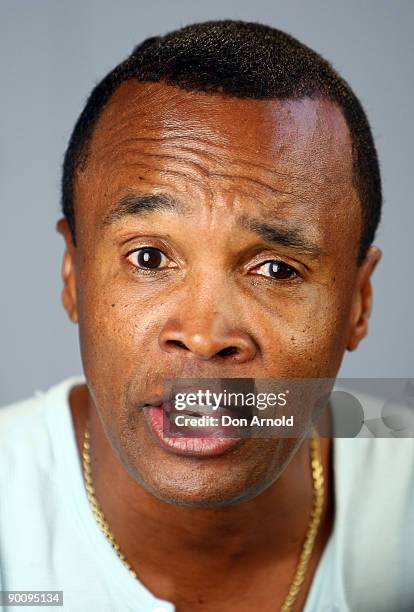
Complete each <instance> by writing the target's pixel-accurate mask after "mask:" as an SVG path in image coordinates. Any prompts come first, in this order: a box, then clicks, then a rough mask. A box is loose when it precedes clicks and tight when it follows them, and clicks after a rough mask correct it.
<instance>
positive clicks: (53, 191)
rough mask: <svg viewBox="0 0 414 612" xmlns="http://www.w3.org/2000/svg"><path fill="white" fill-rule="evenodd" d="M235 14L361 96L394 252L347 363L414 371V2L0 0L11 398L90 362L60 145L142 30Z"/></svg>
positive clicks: (4, 311) (386, 237)
mask: <svg viewBox="0 0 414 612" xmlns="http://www.w3.org/2000/svg"><path fill="white" fill-rule="evenodd" d="M228 17H230V18H240V19H247V20H254V21H262V22H264V23H268V24H270V25H274V26H276V27H280V28H281V29H284V30H286V31H287V32H290V33H291V34H293V35H294V36H297V37H298V38H299V39H300V40H302V41H303V42H304V43H306V44H308V45H309V46H311V47H313V48H314V49H315V50H317V51H319V52H320V53H321V54H322V55H324V56H325V57H326V58H327V59H329V60H330V61H331V62H332V63H333V64H334V66H335V67H336V68H337V69H338V70H339V71H340V72H341V73H342V74H343V76H344V77H345V78H346V79H347V80H349V82H350V83H351V85H352V86H353V88H354V89H355V91H356V93H357V95H359V97H360V98H361V100H362V102H363V104H364V106H365V109H366V111H367V113H368V116H369V118H370V121H371V124H372V127H373V131H374V135H375V137H376V142H377V146H378V150H379V156H380V160H381V166H382V173H383V182H384V195H385V208H384V214H383V221H382V224H381V227H380V231H379V233H378V237H377V241H376V243H377V244H378V245H379V246H380V247H381V248H382V249H383V250H384V257H383V259H382V261H381V263H380V266H379V268H377V271H376V272H375V277H374V290H375V303H374V311H373V315H372V318H371V324H370V334H369V337H368V338H367V339H365V340H364V341H363V342H362V344H361V345H360V347H359V348H358V350H357V351H356V352H354V353H347V354H346V355H345V358H344V362H343V365H342V368H341V371H340V375H342V376H350V377H368V376H370V377H409V376H413V370H414V367H413V357H412V347H413V345H414V331H413V330H414V326H413V324H412V316H413V313H414V308H413V305H414V304H413V302H414V299H413V257H412V252H413V238H412V230H413V226H414V223H413V221H414V207H413V203H412V191H413V190H412V180H413V175H412V159H413V153H412V143H413V142H414V133H413V131H414V130H413V126H414V121H413V118H412V109H413V69H412V66H413V59H414V55H413V46H414V45H413V36H412V31H413V26H414V2H412V1H410V0H407V1H404V0H394V1H393V2H390V1H389V0H388V1H386V0H371V1H365V2H364V1H362V0H352V1H351V0H346V2H345V1H344V0H325V1H322V0H319V1H316V0H313V1H312V2H308V1H306V0H302V1H298V0H296V1H295V0H284V1H282V0H269V1H266V0H254V1H253V2H252V1H251V0H249V1H245V0H209V1H208V2H205V3H202V2H195V1H194V0H164V1H162V0H152V1H151V2H139V1H137V0H134V1H132V0H117V1H115V0H113V1H112V2H110V1H109V0H70V1H66V2H65V1H63V0H62V1H60V0H53V1H47V0H37V1H36V0H25V1H24V0H0V24H1V25H0V58H1V62H0V71H1V72H0V84H1V85H0V87H1V90H0V91H1V94H0V105H1V108H0V111H1V112H0V134H1V137H0V201H1V213H2V214H1V226H0V262H1V263H0V266H1V280H0V287H1V296H0V297H1V299H0V347H1V356H0V404H6V403H9V402H11V401H14V400H17V399H21V398H24V397H26V396H28V395H30V394H32V393H33V391H34V390H36V389H46V388H47V387H48V386H50V385H51V384H53V383H55V382H58V381H59V380H61V379H62V378H64V377H66V376H70V375H73V374H78V373H80V372H81V362H80V357H79V348H78V340H77V327H75V326H73V325H72V324H71V323H69V322H68V320H67V319H66V315H65V313H64V311H63V308H62V307H61V305H60V288H61V282H60V263H61V257H62V253H63V242H62V241H61V238H60V236H59V235H58V234H56V233H55V229H54V226H55V222H56V220H57V219H58V217H59V179H60V165H61V161H62V156H63V152H64V149H65V145H66V142H67V139H68V137H69V133H70V131H71V129H72V127H73V124H74V121H75V119H76V118H77V116H78V114H79V112H80V110H81V107H82V105H83V103H84V101H85V98H86V96H87V95H88V93H89V91H90V89H91V88H92V86H93V85H94V83H95V82H96V81H97V80H98V79H99V78H101V77H102V76H103V75H104V74H105V73H106V72H107V71H108V70H109V69H110V68H112V67H113V66H114V65H115V64H116V63H118V62H119V61H120V60H121V59H123V58H124V57H125V56H126V55H127V54H128V53H129V52H130V51H131V49H132V47H133V46H134V45H135V44H137V43H138V42H140V41H141V40H142V39H143V38H145V37H147V36H150V35H153V34H157V33H160V32H161V33H163V32H165V31H167V30H169V29H173V28H175V27H178V26H182V25H185V24H187V23H190V22H192V21H201V20H205V19H217V18H228Z"/></svg>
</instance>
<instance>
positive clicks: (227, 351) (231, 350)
mask: <svg viewBox="0 0 414 612" xmlns="http://www.w3.org/2000/svg"><path fill="white" fill-rule="evenodd" d="M238 352H239V349H238V348H237V347H236V346H227V347H226V348H224V349H221V351H218V353H217V355H218V356H219V357H229V356H230V355H236V354H237V353H238Z"/></svg>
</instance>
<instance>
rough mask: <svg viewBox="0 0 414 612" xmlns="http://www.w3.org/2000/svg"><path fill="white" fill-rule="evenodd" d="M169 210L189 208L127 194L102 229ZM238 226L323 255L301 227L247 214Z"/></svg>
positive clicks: (160, 198) (176, 202)
mask: <svg viewBox="0 0 414 612" xmlns="http://www.w3.org/2000/svg"><path fill="white" fill-rule="evenodd" d="M166 211H170V212H174V213H176V214H178V213H181V214H185V213H188V211H189V209H188V206H187V205H186V204H185V203H184V202H182V201H181V200H178V199H177V198H175V197H173V196H171V195H169V194H164V193H158V194H148V193H147V194H127V195H126V196H124V197H122V198H121V199H120V200H119V201H118V202H117V203H116V204H115V206H114V207H113V208H112V209H111V210H110V211H109V212H108V213H107V214H106V215H105V217H104V218H103V221H102V223H101V227H102V228H106V227H108V226H109V225H112V224H113V223H115V222H116V221H118V220H120V219H122V218H124V217H127V216H129V215H144V214H148V213H152V212H166ZM238 223H239V225H240V226H241V227H243V228H244V229H247V230H248V231H250V232H253V233H255V234H256V235H258V236H259V237H260V238H262V239H263V240H265V241H266V242H269V243H271V244H274V245H276V246H284V247H288V248H291V249H294V250H296V251H298V252H300V253H303V254H307V255H309V256H310V257H313V258H317V257H319V256H320V255H322V254H323V251H322V249H321V248H320V247H319V246H318V245H317V244H315V243H313V242H312V241H310V240H309V239H308V238H307V237H306V235H305V233H304V231H303V230H302V229H301V228H300V227H295V226H290V227H287V226H286V224H279V225H274V224H269V223H265V222H263V221H261V220H259V219H255V218H252V217H247V216H245V215H243V216H241V217H239V219H238Z"/></svg>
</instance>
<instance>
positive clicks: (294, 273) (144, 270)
mask: <svg viewBox="0 0 414 612" xmlns="http://www.w3.org/2000/svg"><path fill="white" fill-rule="evenodd" d="M145 250H151V251H154V252H157V253H160V254H161V257H164V258H166V259H167V260H168V256H167V255H166V254H165V253H164V252H163V251H161V249H158V248H156V247H152V246H142V247H139V248H137V249H132V250H131V251H129V252H128V253H127V254H126V258H127V261H128V263H129V265H131V267H132V268H133V271H134V272H135V273H137V274H141V275H142V274H143V275H145V276H148V275H150V276H153V275H154V274H160V273H161V272H164V271H166V270H168V269H174V268H176V267H177V266H170V267H169V266H162V267H154V268H143V267H140V266H138V265H135V264H134V263H132V262H131V261H130V259H129V258H130V256H131V255H133V254H134V253H139V252H140V251H145ZM272 263H281V264H283V265H284V266H286V267H287V268H289V269H290V270H291V272H292V275H291V276H290V277H289V278H286V279H277V278H275V277H272V276H270V275H266V274H257V275H255V276H261V277H263V278H266V279H269V280H272V281H279V282H284V283H289V282H295V281H298V280H299V279H300V278H301V276H300V274H299V273H298V271H297V270H296V269H295V268H294V267H293V266H291V265H290V264H288V263H286V262H284V261H283V260H281V259H268V260H266V261H263V262H262V263H260V264H259V265H257V266H255V267H254V268H252V270H257V269H260V268H262V267H264V266H266V265H268V264H272Z"/></svg>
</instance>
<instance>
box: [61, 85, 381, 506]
mask: <svg viewBox="0 0 414 612" xmlns="http://www.w3.org/2000/svg"><path fill="white" fill-rule="evenodd" d="M352 177H353V170H352V157H351V143H350V137H349V134H348V129H347V126H346V124H345V121H344V119H343V116H342V114H341V112H340V110H339V109H338V108H337V107H336V106H335V105H333V104H332V103H330V102H329V101H327V100H310V99H304V100H299V101H277V100H272V101H258V100H242V99H235V98H225V97H221V96H220V95H209V94H205V93H189V92H185V91H183V90H181V89H178V88H175V87H171V86H167V85H164V84H159V83H153V84H147V83H145V84H144V83H138V82H135V81H129V82H127V83H124V84H123V85H122V86H121V87H120V88H119V89H118V90H117V92H116V93H115V94H114V95H113V96H112V98H111V100H110V101H109V103H108V105H107V107H106V108H105V110H104V112H103V113H102V115H101V117H100V119H99V121H98V124H97V126H96V129H95V131H94V134H93V138H92V140H91V143H90V147H89V153H88V158H87V162H86V165H85V167H84V168H83V169H82V170H80V171H79V172H78V174H77V178H76V184H75V216H76V228H77V243H78V246H77V248H74V247H73V245H72V244H71V242H70V239H69V234H68V231H67V229H66V230H65V237H66V240H67V243H68V252H67V254H66V260H67V268H66V269H67V270H68V271H69V272H68V275H67V277H66V290H65V291H66V298H65V299H66V305H67V307H68V310H70V312H71V313H72V316H73V318H75V319H77V320H78V321H79V327H80V341H81V351H82V359H83V364H84V370H85V375H86V378H87V382H88V386H89V390H90V393H91V397H92V400H93V402H94V404H95V406H96V408H97V410H98V412H99V415H100V418H101V421H102V424H103V427H104V429H105V431H106V434H107V436H108V438H109V440H110V442H111V444H112V447H113V449H114V450H115V452H116V453H117V455H118V457H119V458H120V460H121V461H122V463H123V464H124V466H125V467H126V469H127V470H128V471H129V473H130V474H131V475H132V476H133V477H134V478H135V480H137V481H138V482H140V483H141V484H143V485H144V486H145V487H146V488H147V489H148V490H150V491H152V492H153V493H154V494H155V495H157V496H159V497H161V498H163V499H166V500H168V501H172V502H174V503H185V504H195V505H207V504H213V505H220V504H228V503H230V502H231V501H234V500H236V499H237V500H241V499H247V498H249V497H252V496H254V495H256V494H258V493H259V492H260V491H262V490H263V489H264V488H265V487H267V486H268V485H269V484H270V483H271V482H272V481H274V480H275V479H276V478H277V477H278V476H279V474H280V472H281V471H282V470H283V468H284V466H285V465H286V464H287V462H288V461H289V459H290V458H291V456H292V455H293V453H294V451H295V448H296V445H295V442H294V440H291V439H279V440H277V439H273V440H263V439H246V440H243V441H241V442H238V443H237V444H235V445H234V446H232V447H231V448H228V449H226V450H225V451H223V452H222V453H218V454H216V455H215V456H203V457H200V456H193V455H192V454H191V453H190V454H177V453H175V452H172V451H171V449H168V448H166V446H165V445H164V444H163V443H162V441H160V439H159V438H158V437H157V436H156V435H154V431H153V430H152V427H151V423H150V419H149V417H148V409H147V408H144V407H143V406H144V405H145V404H148V403H151V401H152V399H153V398H156V397H159V396H160V395H162V393H163V384H164V381H165V379H171V378H186V377H193V378H196V377H199V378H284V377H288V378H289V377H290V378H301V377H303V378H309V377H326V378H329V377H335V375H336V373H337V371H338V368H339V366H340V363H341V359H342V356H343V353H344V350H345V349H346V348H347V347H348V348H355V346H356V345H357V343H358V341H359V339H360V338H361V337H362V336H363V335H364V334H365V332H366V313H365V314H364V312H363V306H361V304H363V302H364V300H363V296H364V295H365V296H366V295H367V291H368V290H367V286H368V285H367V283H369V274H370V272H371V271H372V268H373V264H372V263H371V264H370V263H369V262H368V264H365V268H364V266H362V268H358V267H357V263H356V261H357V252H358V246H359V240H360V235H361V212H360V203H359V201H358V197H357V194H356V191H355V189H354V186H353V178H352ZM373 259H375V256H374V258H373ZM364 288H365V289H364ZM364 291H365V293H364ZM368 293H369V291H368ZM68 304H69V306H68Z"/></svg>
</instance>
